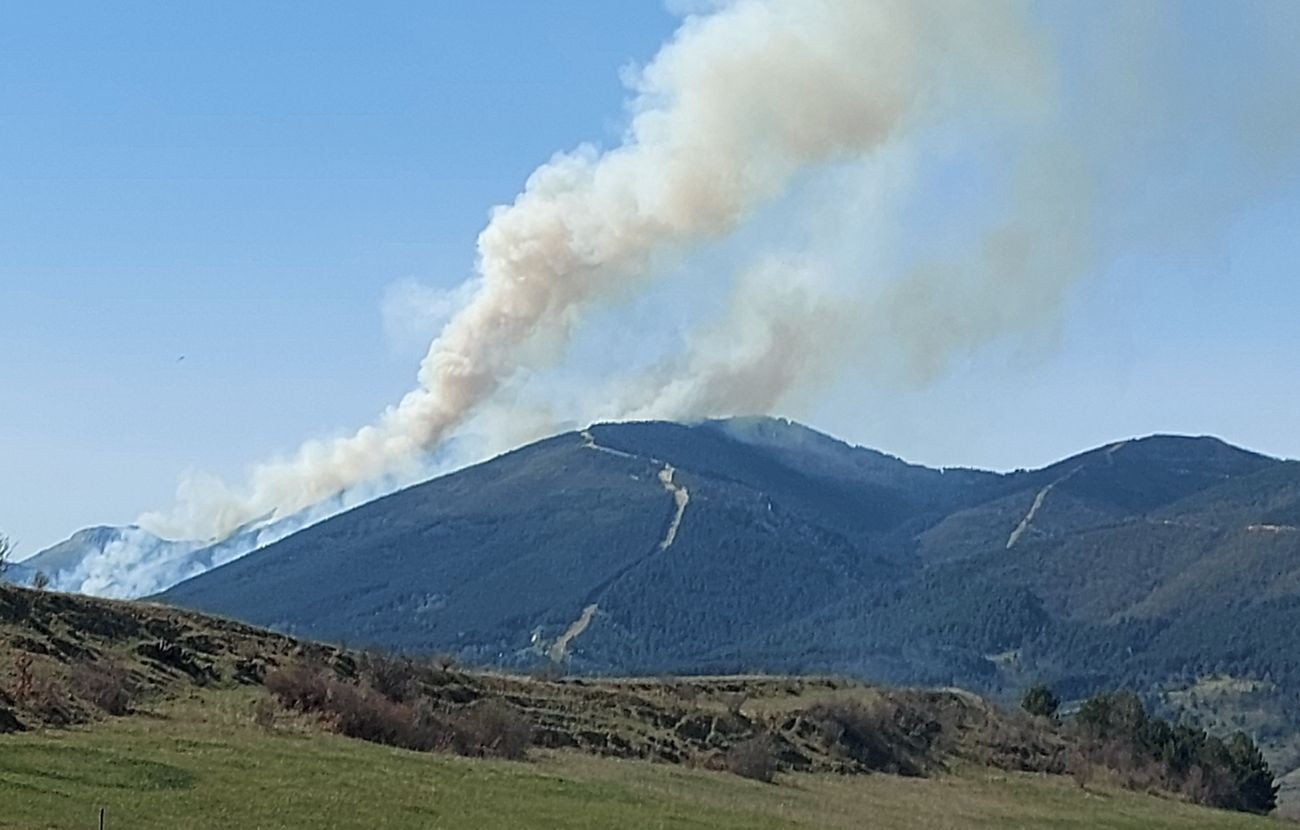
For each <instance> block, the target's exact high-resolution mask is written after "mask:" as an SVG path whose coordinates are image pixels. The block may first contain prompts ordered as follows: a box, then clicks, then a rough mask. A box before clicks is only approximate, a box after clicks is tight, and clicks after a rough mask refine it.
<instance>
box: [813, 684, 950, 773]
mask: <svg viewBox="0 0 1300 830" xmlns="http://www.w3.org/2000/svg"><path fill="white" fill-rule="evenodd" d="M807 714H808V717H810V718H811V719H812V720H813V722H814V723H816V724H817V725H818V726H819V727H820V729H821V731H822V733H823V735H824V736H825V738H826V739H827V741H828V743H830V744H831V745H832V746H833V747H835V748H837V749H839V750H840V751H841V752H843V753H844V754H846V755H848V757H850V758H852V759H853V760H855V761H857V762H858V763H860V764H862V765H863V766H864V767H866V768H867V769H872V770H881V771H883V772H890V773H895V774H898V775H923V774H924V773H925V766H924V758H925V754H926V753H927V752H928V751H929V749H930V747H931V745H932V743H933V740H934V738H935V736H936V735H937V733H938V725H937V724H936V723H935V722H933V721H925V720H924V719H922V718H920V717H919V716H916V715H914V714H913V713H908V712H905V711H903V710H902V709H900V707H899V706H898V704H897V703H895V702H894V701H891V700H888V699H883V698H882V699H876V700H872V701H870V702H864V701H860V700H836V701H831V702H828V703H820V704H818V705H816V706H814V707H812V708H811V709H809V710H808V713H807Z"/></svg>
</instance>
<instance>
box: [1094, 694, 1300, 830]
mask: <svg viewBox="0 0 1300 830" xmlns="http://www.w3.org/2000/svg"><path fill="white" fill-rule="evenodd" d="M1074 728H1075V730H1076V732H1077V733H1078V735H1079V739H1080V741H1081V742H1082V744H1083V751H1084V752H1086V753H1087V754H1088V756H1089V759H1090V760H1091V761H1093V762H1094V763H1099V764H1100V765H1102V766H1105V767H1106V768H1107V769H1109V770H1111V771H1112V772H1114V773H1115V774H1116V775H1117V777H1118V778H1119V780H1120V781H1121V783H1123V784H1125V785H1126V786H1129V787H1131V788H1134V789H1147V788H1152V787H1159V788H1161V789H1165V790H1169V791H1172V792H1177V793H1180V794H1182V795H1183V796H1185V797H1186V798H1188V799H1189V800H1191V801H1194V802H1196V803H1197V804H1205V805H1207V806H1210V807H1220V808H1223V809H1228V810H1239V811H1243V812H1249V813H1261V814H1263V813H1268V812H1271V811H1272V810H1273V808H1274V807H1275V806H1276V805H1277V785H1276V784H1275V783H1274V782H1273V773H1272V770H1270V769H1269V766H1268V763H1267V762H1266V761H1265V760H1264V756H1263V755H1262V754H1261V753H1260V751H1259V747H1258V746H1257V745H1256V744H1255V742H1254V741H1253V740H1251V739H1250V738H1249V737H1247V736H1246V735H1244V734H1242V733H1240V732H1238V733H1237V734H1235V735H1233V736H1232V737H1231V738H1230V739H1229V740H1228V741H1226V742H1225V741H1223V740H1221V739H1219V738H1217V737H1215V736H1213V735H1210V734H1208V733H1206V732H1205V731H1204V730H1203V729H1197V728H1194V727H1191V726H1185V725H1179V726H1172V725H1170V724H1169V723H1168V722H1167V721H1164V720H1162V719H1160V718H1156V717H1152V716H1150V715H1148V714H1147V712H1146V708H1145V707H1144V706H1143V705H1142V701H1141V700H1140V699H1139V698H1138V697H1137V695H1135V694H1133V693H1132V692H1109V693H1104V694H1099V695H1096V696H1094V697H1093V698H1091V699H1090V700H1088V701H1086V702H1085V703H1084V704H1083V706H1082V707H1080V709H1079V712H1078V714H1077V715H1076V716H1075V719H1074Z"/></svg>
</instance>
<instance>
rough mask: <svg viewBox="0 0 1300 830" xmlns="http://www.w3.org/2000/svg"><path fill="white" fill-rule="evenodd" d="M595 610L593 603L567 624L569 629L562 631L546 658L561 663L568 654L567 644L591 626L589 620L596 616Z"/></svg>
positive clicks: (595, 606) (596, 608)
mask: <svg viewBox="0 0 1300 830" xmlns="http://www.w3.org/2000/svg"><path fill="white" fill-rule="evenodd" d="M597 610H598V607H597V605H596V603H594V602H593V603H592V604H591V605H588V606H587V607H586V608H584V609H582V614H580V615H579V616H578V618H577V619H576V620H574V621H573V622H571V623H569V627H568V628H566V629H565V630H564V633H563V634H561V635H560V638H559V639H558V640H556V641H555V642H554V643H552V644H551V648H550V649H549V650H548V651H547V652H546V656H548V657H550V658H551V660H552V661H554V662H556V663H559V662H562V661H563V660H564V658H565V657H567V656H568V654H569V643H572V642H573V641H574V640H575V639H577V637H578V635H580V634H582V632H584V631H586V630H587V626H589V625H591V620H592V618H594V617H595V616H596V611H597Z"/></svg>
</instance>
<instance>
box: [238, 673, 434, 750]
mask: <svg viewBox="0 0 1300 830" xmlns="http://www.w3.org/2000/svg"><path fill="white" fill-rule="evenodd" d="M264 682H265V685H266V688H267V689H268V690H270V692H271V693H272V694H273V695H275V696H276V697H277V698H278V699H279V700H280V703H281V704H282V705H284V706H285V707H287V708H290V709H297V710H298V711H301V712H315V713H319V714H320V715H321V716H322V719H323V720H324V721H325V723H327V724H328V725H329V726H330V727H331V728H332V729H334V730H335V731H336V732H339V733H340V734H343V735H347V736H348V737H349V738H357V739H359V740H363V741H370V742H372V743H379V744H386V745H388V746H396V747H401V748H403V749H414V750H421V751H428V750H433V749H442V748H445V747H447V746H449V745H450V744H451V742H452V734H451V730H450V729H449V727H448V726H447V724H445V723H443V722H442V721H440V720H438V719H437V718H436V717H434V716H433V714H432V712H431V711H430V710H429V709H428V707H427V705H424V704H423V703H422V702H418V701H417V702H405V701H395V700H392V699H390V698H389V697H387V696H386V695H384V694H381V693H380V692H378V691H376V690H374V689H372V688H369V687H366V686H358V685H357V684H355V683H351V682H348V681H345V680H340V679H338V678H337V677H334V676H333V675H332V674H330V673H329V672H328V671H326V670H324V669H321V668H312V667H309V666H301V665H299V666H291V667H288V668H283V669H276V670H275V671H273V672H269V673H268V674H267V676H266V680H265V681H264Z"/></svg>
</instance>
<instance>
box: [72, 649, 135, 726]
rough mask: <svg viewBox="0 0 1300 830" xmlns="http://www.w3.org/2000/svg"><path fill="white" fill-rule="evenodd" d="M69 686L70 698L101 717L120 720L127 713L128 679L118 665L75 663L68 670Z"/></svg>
mask: <svg viewBox="0 0 1300 830" xmlns="http://www.w3.org/2000/svg"><path fill="white" fill-rule="evenodd" d="M69 685H70V686H71V688H72V694H73V696H75V697H76V698H77V699H78V700H83V701H85V702H86V703H89V704H90V705H91V706H94V707H95V708H96V709H98V710H100V711H101V712H104V713H105V714H108V715H115V716H121V715H126V714H129V713H130V711H131V699H132V697H133V696H134V695H133V689H132V688H131V678H130V675H129V674H128V673H127V671H126V669H124V668H122V666H120V665H117V664H114V663H91V662H84V663H78V664H77V665H76V666H73V668H72V673H71V677H70V678H69Z"/></svg>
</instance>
